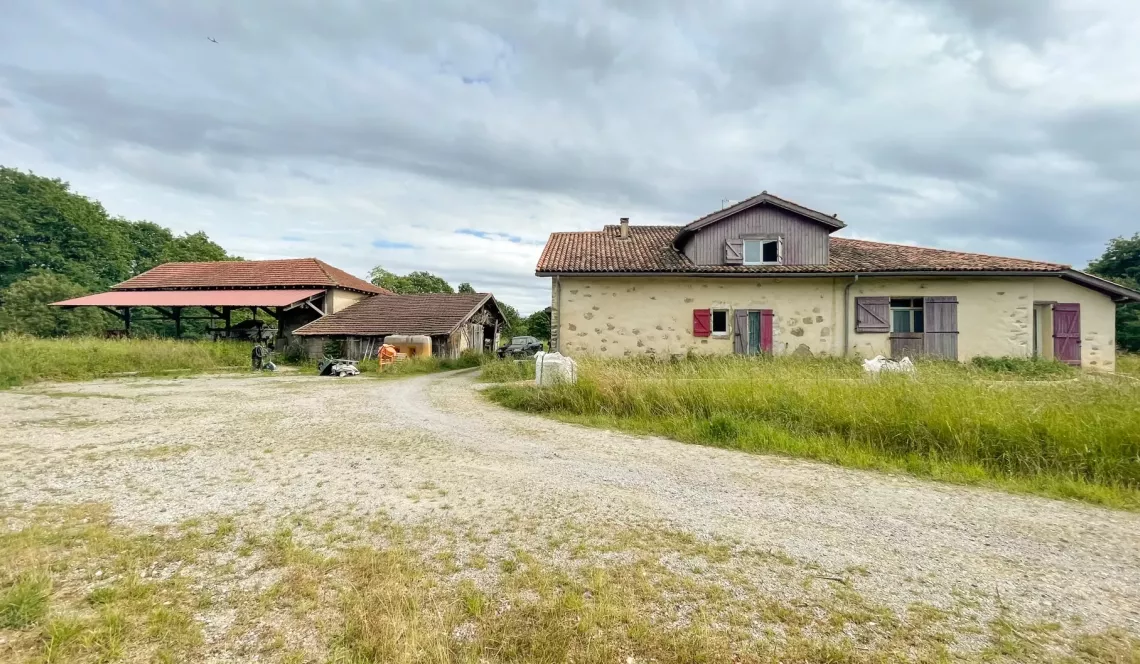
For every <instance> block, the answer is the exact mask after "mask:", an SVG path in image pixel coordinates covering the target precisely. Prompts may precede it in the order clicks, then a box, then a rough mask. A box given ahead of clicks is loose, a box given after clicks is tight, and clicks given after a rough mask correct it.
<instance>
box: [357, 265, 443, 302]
mask: <svg viewBox="0 0 1140 664" xmlns="http://www.w3.org/2000/svg"><path fill="white" fill-rule="evenodd" d="M369 277H370V279H371V281H372V283H373V284H375V285H377V286H379V287H381V288H387V289H388V290H390V291H392V292H393V293H397V294H400V295H414V294H417V293H454V292H455V291H454V290H453V289H452V288H451V284H449V283H447V281H445V280H444V279H443V277H437V276H436V275H434V274H432V273H430V272H424V271H416V272H409V273H408V274H406V275H404V276H400V275H398V274H396V273H394V272H390V271H388V270H385V269H384V268H383V267H381V266H379V265H377V266H376V267H374V268H372V272H371V273H370V274H369Z"/></svg>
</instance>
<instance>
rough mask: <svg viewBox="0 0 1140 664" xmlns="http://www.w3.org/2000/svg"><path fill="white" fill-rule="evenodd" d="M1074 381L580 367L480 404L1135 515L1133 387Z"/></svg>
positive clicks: (1137, 476)
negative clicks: (991, 486)
mask: <svg viewBox="0 0 1140 664" xmlns="http://www.w3.org/2000/svg"><path fill="white" fill-rule="evenodd" d="M1010 371H1013V370H1012V369H1011V370H1010ZM1045 375H1049V376H1053V377H1055V378H1057V380H1052V381H1048V380H1044V381H1043V380H1040V379H1041V378H1042V377H1043V376H1045ZM1072 375H1073V377H1069V376H1070V374H1069V373H1068V372H1058V373H1052V372H1041V371H1038V370H1036V369H1035V370H1034V371H1032V372H1030V374H1029V377H1030V378H1032V379H1033V380H1023V379H1022V378H1023V377H1022V376H1021V375H1019V374H1017V373H1016V371H1013V373H1009V372H1006V373H1005V374H1002V373H1001V372H998V373H995V370H994V369H993V367H961V366H959V365H956V364H948V363H937V362H935V363H923V364H921V365H920V367H919V376H918V377H917V378H909V377H903V376H898V375H886V376H883V377H882V378H880V379H878V380H869V379H866V378H864V377H863V376H862V370H861V368H860V367H859V366H858V365H857V364H855V363H848V362H843V361H838V360H824V361H818V360H813V361H805V360H796V359H791V358H789V359H776V360H750V359H745V358H718V359H694V360H687V361H681V362H678V363H654V362H646V361H617V362H614V361H610V362H605V361H595V360H585V361H583V362H581V363H580V366H579V376H580V380H579V382H578V383H577V384H575V385H560V386H555V387H551V388H546V389H541V390H539V389H535V388H531V387H521V386H496V387H494V388H492V389H491V390H489V392H488V393H489V394H490V395H491V397H492V398H493V399H495V400H497V401H499V402H500V403H503V404H505V405H507V406H510V407H514V408H518V409H522V410H528V411H533V412H544V413H551V414H555V415H557V416H561V417H564V418H566V419H571V420H574V421H579V422H584V423H588V424H596V425H604V426H616V427H619V428H623V429H626V430H630V431H635V432H641V433H653V434H659V435H666V436H670V437H673V438H677V439H679V440H682V441H686V442H694V443H701V444H707V445H716V446H720V447H729V448H734V449H742V450H747V451H754V452H777V453H783V454H789V455H793V456H802V457H808V458H814V459H820V460H824V461H829V462H833V463H838V464H843V465H848V466H855V467H862V468H880V469H888V470H902V471H907V472H912V473H915V474H919V475H925V476H932V477H937V478H940V479H946V480H951V481H958V482H968V483H977V482H990V483H996V484H1001V485H1003V486H1006V487H1009V488H1014V489H1018V490H1025V491H1031V492H1036V493H1043V494H1048V495H1053V496H1061V497H1076V498H1080V499H1084V500H1088V501H1092V502H1097V503H1103V504H1110V505H1117V506H1124V507H1130V508H1134V509H1140V407H1138V404H1140V384H1137V383H1136V382H1135V381H1129V380H1125V379H1118V378H1112V377H1092V376H1081V377H1079V378H1078V377H1076V374H1072ZM995 378H996V379H997V380H995Z"/></svg>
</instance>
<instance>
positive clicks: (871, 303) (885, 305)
mask: <svg viewBox="0 0 1140 664" xmlns="http://www.w3.org/2000/svg"><path fill="white" fill-rule="evenodd" d="M855 331H856V332H858V333H872V332H874V333H883V332H890V331H891V299H890V298H889V297H887V296H885V295H884V296H874V297H857V298H855Z"/></svg>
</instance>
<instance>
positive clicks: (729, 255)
mask: <svg viewBox="0 0 1140 664" xmlns="http://www.w3.org/2000/svg"><path fill="white" fill-rule="evenodd" d="M724 264H725V265H743V264H744V240H741V239H739V238H730V239H728V240H725V241H724Z"/></svg>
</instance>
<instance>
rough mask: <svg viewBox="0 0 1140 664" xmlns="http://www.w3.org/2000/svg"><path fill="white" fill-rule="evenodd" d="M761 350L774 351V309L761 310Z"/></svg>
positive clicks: (769, 352)
mask: <svg viewBox="0 0 1140 664" xmlns="http://www.w3.org/2000/svg"><path fill="white" fill-rule="evenodd" d="M760 352H762V353H767V354H769V355H771V353H772V310H771V309H761V310H760Z"/></svg>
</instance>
